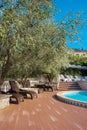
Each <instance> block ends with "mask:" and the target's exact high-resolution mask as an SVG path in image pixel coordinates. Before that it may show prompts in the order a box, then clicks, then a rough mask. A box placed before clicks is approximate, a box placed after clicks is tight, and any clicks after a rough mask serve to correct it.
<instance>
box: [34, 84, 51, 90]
mask: <svg viewBox="0 0 87 130" xmlns="http://www.w3.org/2000/svg"><path fill="white" fill-rule="evenodd" d="M35 86H36V88H39V89H41V88H42V89H43V91H49V90H51V91H53V86H51V85H49V84H45V83H40V84H36V85H35Z"/></svg>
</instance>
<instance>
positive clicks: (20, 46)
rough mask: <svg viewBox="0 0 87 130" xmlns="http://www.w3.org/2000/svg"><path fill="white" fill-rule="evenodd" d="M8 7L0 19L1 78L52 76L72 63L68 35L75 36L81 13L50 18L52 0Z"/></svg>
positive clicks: (35, 0) (19, 3)
mask: <svg viewBox="0 0 87 130" xmlns="http://www.w3.org/2000/svg"><path fill="white" fill-rule="evenodd" d="M7 8H8V9H7V10H4V12H3V14H4V15H3V17H1V20H0V74H1V78H2V77H3V78H5V77H7V76H9V77H13V78H15V77H16V78H17V77H22V78H23V77H29V76H30V75H35V76H36V75H38V74H41V73H46V74H48V75H49V77H50V78H51V80H52V79H53V78H54V77H56V76H57V75H58V73H59V72H60V70H61V68H66V67H67V65H68V63H69V60H68V55H67V51H68V49H67V47H66V38H67V36H69V37H71V40H73V39H74V36H75V34H77V32H78V31H77V30H76V29H77V28H78V26H80V23H81V20H80V16H79V15H78V16H77V17H76V18H74V19H73V17H68V18H70V19H68V20H67V21H66V22H64V21H58V23H57V24H55V21H51V20H48V19H51V17H52V15H53V13H52V11H53V9H54V8H53V4H52V1H51V0H40V1H39V0H33V1H31V0H26V1H25V0H21V1H19V2H18V3H17V4H16V6H14V5H12V7H10V8H9V7H7ZM71 18H72V19H71ZM72 30H73V31H72Z"/></svg>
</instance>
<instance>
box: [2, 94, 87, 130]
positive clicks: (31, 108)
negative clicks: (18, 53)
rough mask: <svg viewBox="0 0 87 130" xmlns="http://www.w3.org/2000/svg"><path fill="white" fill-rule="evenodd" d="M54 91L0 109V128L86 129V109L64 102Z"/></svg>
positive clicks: (13, 129)
mask: <svg viewBox="0 0 87 130" xmlns="http://www.w3.org/2000/svg"><path fill="white" fill-rule="evenodd" d="M55 94H56V91H54V92H44V93H41V94H39V96H38V98H37V99H34V100H30V99H26V100H25V101H24V102H21V103H20V104H19V105H16V104H11V105H10V106H9V107H7V108H5V109H3V110H0V130H87V116H86V115H87V109H86V108H82V107H78V106H74V105H70V104H65V103H63V102H60V101H58V100H56V99H55V98H54V95H55Z"/></svg>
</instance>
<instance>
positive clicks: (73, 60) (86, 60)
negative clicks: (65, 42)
mask: <svg viewBox="0 0 87 130" xmlns="http://www.w3.org/2000/svg"><path fill="white" fill-rule="evenodd" d="M69 60H70V64H75V65H81V66H87V57H81V56H69Z"/></svg>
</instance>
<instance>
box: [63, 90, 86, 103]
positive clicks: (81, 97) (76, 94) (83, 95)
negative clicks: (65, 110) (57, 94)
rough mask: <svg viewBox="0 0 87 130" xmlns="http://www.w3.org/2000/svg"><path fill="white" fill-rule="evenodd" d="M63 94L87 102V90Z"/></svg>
mask: <svg viewBox="0 0 87 130" xmlns="http://www.w3.org/2000/svg"><path fill="white" fill-rule="evenodd" d="M62 95H63V96H65V97H67V98H70V99H74V100H78V101H82V102H87V92H86V91H80V92H78V91H74V92H64V93H63V94H62Z"/></svg>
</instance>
